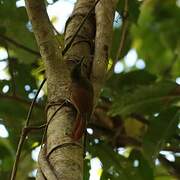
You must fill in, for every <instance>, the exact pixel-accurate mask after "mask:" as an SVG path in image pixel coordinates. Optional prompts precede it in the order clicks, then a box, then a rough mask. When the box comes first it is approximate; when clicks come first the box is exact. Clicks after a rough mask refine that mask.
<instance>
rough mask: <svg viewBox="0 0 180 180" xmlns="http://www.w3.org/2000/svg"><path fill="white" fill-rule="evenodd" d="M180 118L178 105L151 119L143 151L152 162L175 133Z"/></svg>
mask: <svg viewBox="0 0 180 180" xmlns="http://www.w3.org/2000/svg"><path fill="white" fill-rule="evenodd" d="M179 120H180V109H179V108H177V107H171V108H167V109H165V110H164V111H162V112H161V113H160V114H159V115H158V116H157V117H154V118H153V119H152V120H151V122H150V126H149V128H148V131H147V133H146V135H145V137H144V140H143V152H144V154H145V156H146V158H147V159H148V160H149V161H150V162H152V160H155V158H157V156H158V154H159V151H160V150H161V149H162V148H163V147H164V145H165V143H166V142H167V140H168V139H169V138H170V137H171V136H172V135H175V133H176V131H175V130H176V129H177V125H178V121H179Z"/></svg>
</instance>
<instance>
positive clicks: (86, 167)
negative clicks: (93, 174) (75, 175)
mask: <svg viewBox="0 0 180 180" xmlns="http://www.w3.org/2000/svg"><path fill="white" fill-rule="evenodd" d="M90 169H91V166H90V160H89V159H85V160H84V173H83V174H84V176H83V179H84V180H89V176H90V174H89V171H90Z"/></svg>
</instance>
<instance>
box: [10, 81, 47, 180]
mask: <svg viewBox="0 0 180 180" xmlns="http://www.w3.org/2000/svg"><path fill="white" fill-rule="evenodd" d="M45 82H46V79H44V80H43V81H42V83H41V85H40V87H39V89H38V91H37V93H36V96H35V97H34V99H33V101H32V103H31V106H30V108H29V112H28V115H27V118H26V122H25V125H24V128H23V129H22V132H21V136H20V140H19V143H18V147H17V151H16V158H15V161H14V164H13V169H12V173H11V180H15V177H16V172H17V168H18V163H19V159H20V155H21V151H22V147H23V144H24V141H25V139H26V135H27V131H26V129H27V128H28V125H29V121H30V117H31V114H32V110H33V107H34V104H35V102H36V99H37V97H38V95H39V92H40V90H41V89H42V87H43V85H44V83H45Z"/></svg>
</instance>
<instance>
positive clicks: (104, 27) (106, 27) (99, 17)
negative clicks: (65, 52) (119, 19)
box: [91, 0, 116, 104]
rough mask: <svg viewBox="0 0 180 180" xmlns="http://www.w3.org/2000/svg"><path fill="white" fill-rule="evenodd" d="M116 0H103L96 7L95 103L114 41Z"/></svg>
mask: <svg viewBox="0 0 180 180" xmlns="http://www.w3.org/2000/svg"><path fill="white" fill-rule="evenodd" d="M115 6H116V0H103V1H101V2H100V3H99V4H98V5H97V6H96V8H95V15H96V37H95V53H94V60H93V68H92V76H91V77H92V81H93V86H94V94H95V95H94V96H95V97H94V103H95V104H96V103H97V99H98V97H99V94H100V90H101V88H102V85H103V83H104V80H105V76H106V73H107V65H108V57H109V51H110V46H111V42H112V35H110V34H111V33H112V31H113V20H114V15H115Z"/></svg>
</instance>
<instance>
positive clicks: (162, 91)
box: [109, 81, 180, 116]
mask: <svg viewBox="0 0 180 180" xmlns="http://www.w3.org/2000/svg"><path fill="white" fill-rule="evenodd" d="M179 88H180V86H178V85H177V84H176V83H174V82H170V81H164V82H158V83H155V84H152V85H149V86H139V87H137V88H134V89H131V90H129V91H125V92H121V91H119V93H118V92H117V94H116V95H115V96H114V101H113V105H112V108H111V110H110V112H109V113H110V114H111V115H112V116H115V115H123V116H126V115H128V114H131V113H140V114H153V113H156V112H159V111H160V110H162V109H164V108H165V107H168V106H170V105H172V104H174V103H175V102H178V101H179V100H180V94H179V90H178V89H179Z"/></svg>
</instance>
